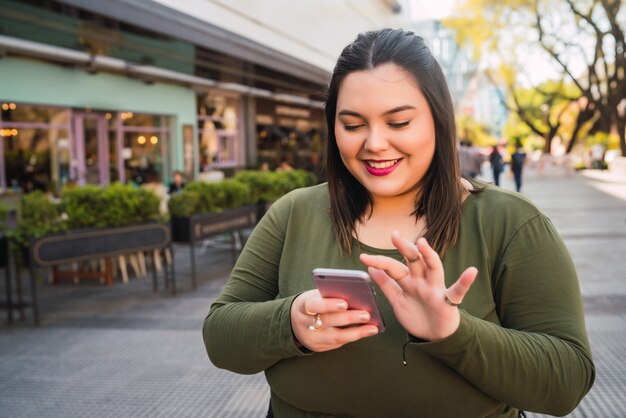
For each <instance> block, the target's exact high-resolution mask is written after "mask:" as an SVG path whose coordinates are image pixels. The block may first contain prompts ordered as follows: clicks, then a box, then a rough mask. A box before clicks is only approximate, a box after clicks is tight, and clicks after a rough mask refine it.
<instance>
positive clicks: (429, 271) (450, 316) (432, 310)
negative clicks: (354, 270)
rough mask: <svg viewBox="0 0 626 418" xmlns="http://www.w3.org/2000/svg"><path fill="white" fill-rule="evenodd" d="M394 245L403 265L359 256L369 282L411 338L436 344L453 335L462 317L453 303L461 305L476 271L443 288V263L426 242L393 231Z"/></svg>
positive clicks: (469, 272)
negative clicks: (373, 285) (366, 271)
mask: <svg viewBox="0 0 626 418" xmlns="http://www.w3.org/2000/svg"><path fill="white" fill-rule="evenodd" d="M391 241H392V242H393V245H395V246H396V248H398V250H399V251H400V253H401V254H402V255H403V256H404V257H405V259H406V260H407V264H403V263H401V262H400V261H398V260H394V259H393V258H390V257H386V256H382V255H370V254H361V256H360V258H361V262H362V263H363V264H365V265H366V266H368V270H369V273H370V276H371V277H372V279H373V280H374V281H375V282H376V284H377V285H378V286H379V287H380V290H381V291H382V292H383V293H384V295H385V296H386V297H387V299H388V300H389V303H390V304H391V306H392V308H393V311H394V313H395V315H396V318H397V319H398V321H399V322H400V324H401V325H402V326H403V327H404V329H405V330H406V331H407V332H408V333H409V334H411V335H413V336H415V337H418V338H421V339H424V340H428V341H436V340H441V339H444V338H446V337H448V336H450V335H451V334H452V333H454V332H455V331H456V330H457V328H458V327H459V323H460V321H461V315H460V313H459V309H458V308H457V307H456V304H459V303H461V301H462V300H463V298H464V297H465V294H466V293H467V291H468V290H469V288H470V286H471V285H472V283H473V282H474V279H475V278H476V275H477V274H478V270H477V269H476V268H475V267H469V268H467V269H466V270H465V271H464V272H463V273H462V274H461V276H460V277H459V279H458V280H457V281H456V282H455V283H454V284H453V285H452V286H450V288H449V289H446V284H445V281H444V271H443V264H442V263H441V259H440V258H439V254H437V252H436V251H435V250H433V249H432V248H431V247H430V245H428V242H426V239H424V238H420V239H419V240H418V241H417V245H416V244H413V243H412V242H410V241H407V240H405V239H403V238H400V234H399V233H398V232H396V231H394V232H393V233H392V234H391Z"/></svg>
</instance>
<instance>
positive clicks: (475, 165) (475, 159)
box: [469, 142, 485, 179]
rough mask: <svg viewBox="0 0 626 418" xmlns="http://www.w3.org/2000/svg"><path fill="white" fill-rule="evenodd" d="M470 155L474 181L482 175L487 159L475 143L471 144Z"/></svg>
mask: <svg viewBox="0 0 626 418" xmlns="http://www.w3.org/2000/svg"><path fill="white" fill-rule="evenodd" d="M469 153H470V157H471V161H472V170H471V177H472V178H473V179H474V178H476V177H478V176H480V175H481V174H482V172H483V163H484V162H485V157H484V156H483V154H482V153H481V152H480V149H478V148H477V147H476V145H474V143H473V142H470V143H469Z"/></svg>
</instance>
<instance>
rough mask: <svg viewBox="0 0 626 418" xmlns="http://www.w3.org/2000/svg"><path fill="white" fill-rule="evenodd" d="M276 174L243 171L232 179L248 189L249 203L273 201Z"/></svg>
mask: <svg viewBox="0 0 626 418" xmlns="http://www.w3.org/2000/svg"><path fill="white" fill-rule="evenodd" d="M275 177H276V173H273V172H271V171H257V170H243V171H240V172H238V173H237V174H235V177H234V179H235V180H238V181H240V182H242V183H245V184H247V185H248V186H249V187H250V202H251V203H256V202H258V201H266V202H270V201H273V200H271V199H273V198H274V195H275V193H274V192H273V188H274V185H273V183H274V180H275Z"/></svg>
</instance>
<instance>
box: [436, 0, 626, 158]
mask: <svg viewBox="0 0 626 418" xmlns="http://www.w3.org/2000/svg"><path fill="white" fill-rule="evenodd" d="M622 3H623V2H622V0H578V1H574V0H465V1H464V3H463V5H462V6H461V7H460V8H459V10H458V12H457V14H456V15H455V16H453V17H452V18H450V19H448V20H447V21H446V22H445V23H446V24H447V25H448V26H450V27H452V28H453V29H455V30H456V31H457V35H458V40H459V42H460V43H461V44H470V45H471V46H472V48H473V50H474V52H475V56H476V57H479V58H481V59H483V60H484V61H485V62H487V63H488V64H490V65H492V67H495V66H500V67H502V66H504V67H508V68H510V69H513V70H514V71H515V73H516V80H515V83H521V82H522V80H523V78H524V76H525V74H526V71H525V70H526V69H527V67H528V64H529V62H530V61H532V59H533V58H536V57H538V56H539V55H538V54H542V55H543V56H544V57H547V58H549V60H550V62H551V69H550V70H551V71H552V72H553V73H554V72H557V73H561V74H563V77H564V78H562V79H561V81H562V82H564V83H565V82H571V83H573V84H574V85H575V86H576V87H577V89H578V92H577V94H576V95H574V96H564V97H562V99H565V97H568V99H569V100H570V102H571V103H575V104H576V106H578V114H577V118H576V124H574V126H573V128H572V129H573V130H572V132H570V134H569V135H568V136H569V137H570V138H571V139H570V143H569V146H568V150H571V148H572V147H573V145H574V144H575V142H576V140H577V138H578V137H579V135H578V134H579V132H580V131H581V130H583V129H584V126H585V124H587V123H590V124H592V127H591V129H590V132H591V133H597V132H602V133H606V134H608V133H610V132H611V131H616V132H617V134H618V135H619V140H620V141H619V142H620V147H621V152H622V155H624V156H626V45H625V40H624V33H625V31H626V7H622ZM511 51H513V53H511ZM546 72H548V69H546ZM531 84H532V83H531ZM536 84H537V83H534V85H536ZM509 92H510V93H512V92H511V89H509ZM553 93H554V92H553ZM550 97H553V96H552V95H551V94H548V95H547V96H546V98H547V99H549V98H550ZM554 98H555V99H556V97H555V96H554ZM512 100H513V102H515V97H514V94H513V97H512ZM544 104H548V106H549V103H544ZM522 113H523V111H522ZM550 113H552V112H550ZM518 115H519V112H518ZM521 116H522V115H520V118H521V119H522V120H524V118H523V117H521ZM525 122H526V121H525ZM548 122H549V124H550V123H552V125H551V128H549V130H548V132H545V131H544V133H545V135H542V136H544V137H545V136H546V135H550V132H553V133H556V131H558V129H556V130H555V129H554V128H555V127H556V124H557V123H558V121H557V120H553V121H552V122H551V121H550V120H548ZM550 139H551V138H550ZM550 139H549V140H550ZM549 140H548V141H549Z"/></svg>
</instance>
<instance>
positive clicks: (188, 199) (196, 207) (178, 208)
mask: <svg viewBox="0 0 626 418" xmlns="http://www.w3.org/2000/svg"><path fill="white" fill-rule="evenodd" d="M192 184H193V183H189V184H188V185H187V187H185V189H183V191H182V192H180V193H176V194H175V195H174V196H172V197H171V198H170V200H169V201H168V202H167V207H168V209H169V211H170V215H171V216H176V217H181V218H184V217H188V216H191V215H193V214H194V213H203V209H202V195H201V194H200V192H197V191H195V190H189V189H188V187H189V186H191V185H192Z"/></svg>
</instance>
